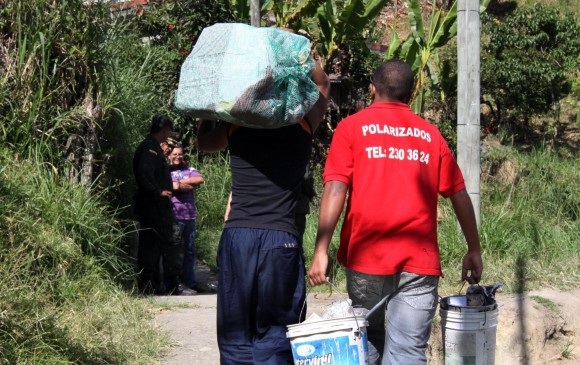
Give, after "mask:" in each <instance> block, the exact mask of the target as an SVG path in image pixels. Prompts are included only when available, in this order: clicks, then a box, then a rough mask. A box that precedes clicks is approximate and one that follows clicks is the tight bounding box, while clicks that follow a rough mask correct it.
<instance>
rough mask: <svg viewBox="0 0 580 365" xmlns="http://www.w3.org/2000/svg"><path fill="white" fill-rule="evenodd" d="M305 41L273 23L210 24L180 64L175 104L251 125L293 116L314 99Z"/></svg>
mask: <svg viewBox="0 0 580 365" xmlns="http://www.w3.org/2000/svg"><path fill="white" fill-rule="evenodd" d="M314 67H315V63H314V60H313V59H312V58H311V57H310V41H309V40H308V39H307V38H305V37H303V36H300V35H296V34H292V33H289V32H286V31H283V30H279V29H275V28H255V27H252V26H249V25H246V24H215V25H212V26H211V27H207V28H205V29H204V30H203V32H202V33H201V35H200V37H199V39H198V41H197V43H196V45H195V47H194V48H193V50H192V52H191V53H190V55H189V56H188V57H187V59H186V60H185V62H184V63H183V65H182V66H181V75H180V78H179V86H178V89H177V92H176V94H175V107H176V108H177V109H178V110H180V111H182V112H184V113H187V114H188V115H191V116H193V117H196V118H203V119H213V120H224V121H227V122H230V123H234V124H239V125H242V126H247V127H252V128H277V127H281V126H284V125H289V124H293V123H297V122H299V121H300V120H301V119H302V118H303V117H304V115H305V114H306V113H307V112H308V111H309V110H310V109H311V108H312V106H313V105H314V103H315V102H316V100H317V99H318V89H317V87H316V84H314V82H313V81H312V80H311V79H310V75H311V74H312V71H313V70H314Z"/></svg>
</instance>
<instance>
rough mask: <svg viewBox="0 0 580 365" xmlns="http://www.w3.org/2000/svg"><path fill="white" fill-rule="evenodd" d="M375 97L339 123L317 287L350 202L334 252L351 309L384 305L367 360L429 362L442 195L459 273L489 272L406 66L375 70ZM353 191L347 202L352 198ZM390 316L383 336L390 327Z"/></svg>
mask: <svg viewBox="0 0 580 365" xmlns="http://www.w3.org/2000/svg"><path fill="white" fill-rule="evenodd" d="M372 80H373V84H372V85H371V97H372V98H373V103H372V105H371V106H370V107H368V108H366V109H365V110H363V111H361V112H358V113H356V114H354V115H352V116H350V117H348V118H346V119H344V120H343V121H342V122H340V124H339V125H338V127H337V129H336V131H335V133H334V135H333V138H332V143H331V146H330V151H329V154H328V158H327V160H326V166H325V171H324V182H325V185H324V192H323V195H322V201H321V206H320V215H319V222H318V232H317V237H316V246H315V250H314V257H313V259H312V264H311V267H310V270H309V272H308V277H309V280H310V283H311V284H312V285H320V284H323V283H325V282H326V281H327V280H328V277H327V275H326V271H327V266H328V247H329V245H330V241H331V239H332V235H333V232H334V229H335V227H336V224H337V222H338V219H339V217H340V214H341V212H342V210H343V207H344V203H345V201H346V202H347V206H346V215H345V219H344V222H343V226H342V231H341V234H340V247H339V250H338V254H337V258H338V261H339V262H340V263H342V264H343V265H344V266H345V267H346V274H347V290H348V293H349V297H350V298H351V299H352V302H353V305H361V306H363V307H365V308H367V309H371V308H373V307H374V306H375V305H376V304H378V303H379V302H380V301H381V300H382V299H383V298H387V299H386V313H385V310H384V308H381V310H378V311H376V312H374V315H371V317H369V327H368V338H369V342H370V343H369V363H370V364H372V365H375V364H379V363H380V361H381V360H380V357H381V356H383V359H382V364H401V365H406V364H425V363H426V361H427V359H426V355H425V350H426V348H427V341H428V340H429V336H430V334H431V323H432V320H433V315H434V314H435V308H436V307H437V298H438V297H437V285H438V280H439V276H441V275H442V272H441V264H440V258H439V247H438V243H437V200H438V195H439V194H440V195H442V196H443V197H448V198H450V199H451V202H452V204H453V208H454V210H455V213H456V215H457V218H458V220H459V223H460V224H461V228H462V229H463V233H464V235H465V238H466V241H467V254H466V255H465V258H464V260H463V268H462V279H463V280H467V281H468V282H469V283H472V284H473V283H477V282H479V280H480V277H481V273H482V270H483V264H482V260H481V249H480V244H479V237H478V232H477V225H476V221H475V214H474V211H473V206H472V204H471V200H470V198H469V195H468V194H467V191H466V190H465V184H464V181H463V176H462V174H461V171H460V169H459V166H457V163H456V161H455V159H454V158H453V155H452V154H451V151H450V150H449V148H448V147H447V144H446V143H445V140H444V139H443V137H442V136H441V134H440V133H439V131H438V129H437V127H435V126H434V125H432V124H430V123H429V122H427V121H425V120H423V119H422V118H420V117H419V116H417V115H416V114H414V113H413V111H412V110H411V109H410V108H409V106H408V105H407V103H408V102H409V100H410V98H411V93H412V90H413V73H412V71H411V68H410V67H409V65H408V64H406V63H405V62H403V61H400V60H390V61H387V62H385V63H383V64H381V65H380V66H379V67H378V68H377V69H376V70H375V72H374V75H373V78H372ZM347 194H348V200H347ZM385 316H386V321H387V324H386V332H385Z"/></svg>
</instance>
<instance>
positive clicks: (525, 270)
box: [198, 147, 580, 295]
mask: <svg viewBox="0 0 580 365" xmlns="http://www.w3.org/2000/svg"><path fill="white" fill-rule="evenodd" d="M199 169H200V171H201V172H202V173H204V174H206V179H205V180H206V183H205V184H204V186H203V187H202V188H200V190H199V191H198V209H199V211H200V213H199V214H200V225H199V238H198V246H200V248H201V252H202V253H203V254H204V255H206V257H210V259H209V260H208V262H209V263H210V264H212V265H213V264H214V263H215V252H216V250H217V244H218V241H219V234H220V232H221V228H222V217H223V209H224V207H225V203H226V198H227V191H228V186H229V185H228V184H229V166H228V165H227V162H226V161H225V160H223V159H222V160H219V161H218V160H216V159H215V158H214V159H213V160H211V161H209V162H208V163H205V164H203V165H202V166H199ZM204 169H206V171H204ZM207 169H209V170H207ZM208 171H211V177H210V176H207V175H208V173H207V172H208ZM320 174H321V172H320V171H318V172H317V175H318V176H317V185H318V188H317V191H318V192H319V195H320V194H321V192H322V187H321V185H322V184H321V182H320ZM579 175H580V173H579V170H578V159H577V158H574V157H571V158H561V157H558V156H557V155H556V154H555V153H550V152H548V151H545V150H541V151H538V150H537V151H533V152H529V153H524V152H517V151H516V150H514V149H511V148H507V147H496V148H495V149H493V150H492V151H491V152H488V153H487V154H485V155H484V156H483V161H482V188H481V199H482V201H481V207H482V209H481V210H482V215H481V222H482V224H481V230H480V237H481V243H482V248H483V258H484V265H485V270H484V276H483V279H482V283H483V284H492V283H496V282H502V283H504V284H505V287H504V290H505V291H508V292H515V291H520V290H527V289H533V288H538V287H542V286H554V287H558V288H563V289H565V288H571V287H578V286H579V285H580V272H579V271H578V268H579V267H580V251H579V250H578V245H579V242H580V225H579V223H578V216H579V213H580V176H579ZM319 198H320V197H319ZM440 202H441V203H440V208H441V209H440V219H441V222H440V224H439V241H440V249H441V256H442V264H443V271H444V273H445V278H443V279H442V280H441V282H440V294H442V295H447V294H452V293H457V292H458V291H459V290H460V288H461V286H462V284H461V282H460V274H461V272H460V271H461V262H462V259H463V255H464V254H465V247H466V245H465V242H464V239H463V235H462V234H461V232H460V231H459V229H458V225H457V223H456V220H455V216H454V214H453V210H452V208H451V204H450V202H449V201H448V200H445V199H441V200H440ZM317 205H318V202H315V203H314V204H313V206H312V214H310V216H309V217H308V224H307V228H306V233H305V239H304V242H305V247H304V249H305V256H306V262H307V265H308V264H309V263H310V260H311V259H312V253H313V244H314V239H315V237H316V225H317V219H318V217H317ZM337 247H338V231H337V232H335V235H334V239H333V243H332V246H331V250H332V252H331V259H333V257H334V255H335V253H336V250H337ZM330 271H331V277H332V278H333V280H334V281H335V282H336V283H338V284H339V286H340V287H343V288H344V270H343V268H342V267H341V266H340V265H339V264H338V263H336V262H335V261H332V262H331V264H330ZM319 290H328V289H327V288H321V289H319ZM463 290H465V288H464V289H463Z"/></svg>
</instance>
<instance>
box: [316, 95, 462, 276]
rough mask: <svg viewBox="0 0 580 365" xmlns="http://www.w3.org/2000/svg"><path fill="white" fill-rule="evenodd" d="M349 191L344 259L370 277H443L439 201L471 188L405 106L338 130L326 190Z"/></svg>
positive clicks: (377, 111) (439, 140)
mask: <svg viewBox="0 0 580 365" xmlns="http://www.w3.org/2000/svg"><path fill="white" fill-rule="evenodd" d="M333 180H338V181H342V182H344V183H346V184H347V185H348V186H349V194H348V198H347V208H346V215H345V220H344V223H343V226H342V231H341V234H340V247H339V250H338V254H337V258H338V260H339V261H340V262H341V263H342V264H343V265H345V266H346V267H348V268H350V269H353V270H356V271H360V272H363V273H367V274H375V275H392V274H395V273H398V272H401V271H407V272H412V273H416V274H422V275H441V274H442V273H441V264H440V260H439V247H438V245H437V198H438V194H441V195H442V196H444V197H449V196H451V195H453V194H455V193H456V192H458V191H460V190H462V189H464V188H465V184H464V181H463V175H462V174H461V171H460V169H459V166H458V165H457V163H456V161H455V159H454V157H453V155H452V154H451V151H450V150H449V147H448V146H447V144H446V143H445V140H444V139H443V137H442V136H441V133H439V130H438V129H437V127H435V126H434V125H432V124H430V123H429V122H427V121H425V120H423V119H422V118H420V117H419V116H417V115H416V114H414V113H413V111H412V110H411V109H410V108H409V107H408V106H407V105H406V104H401V103H385V102H381V103H374V104H372V105H371V106H370V107H369V108H367V109H365V110H363V111H361V112H359V113H356V114H354V115H352V116H350V117H348V118H346V119H344V120H343V121H341V122H340V124H339V125H338V127H337V129H336V131H335V133H334V136H333V138H332V143H331V146H330V151H329V154H328V158H327V160H326V167H325V171H324V182H325V183H326V182H328V181H333Z"/></svg>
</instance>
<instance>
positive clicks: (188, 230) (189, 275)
mask: <svg viewBox="0 0 580 365" xmlns="http://www.w3.org/2000/svg"><path fill="white" fill-rule="evenodd" d="M177 224H179V232H181V237H183V246H184V251H183V269H182V270H181V282H182V283H184V284H185V285H187V286H188V287H189V288H195V284H196V282H195V220H188V221H184V220H180V221H177Z"/></svg>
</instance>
